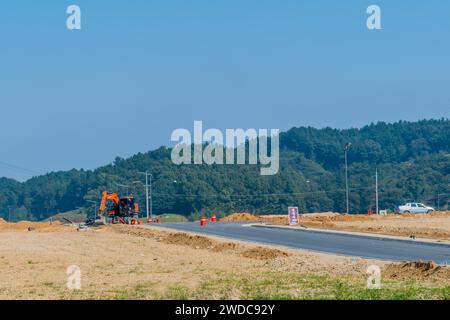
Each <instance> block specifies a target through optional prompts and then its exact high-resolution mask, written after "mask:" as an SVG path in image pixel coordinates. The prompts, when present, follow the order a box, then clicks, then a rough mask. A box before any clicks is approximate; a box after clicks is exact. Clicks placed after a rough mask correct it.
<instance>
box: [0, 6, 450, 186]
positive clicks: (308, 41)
mask: <svg viewBox="0 0 450 320" xmlns="http://www.w3.org/2000/svg"><path fill="white" fill-rule="evenodd" d="M70 4H77V5H79V6H80V7H81V10H82V30H80V31H69V30H67V29H66V27H65V21H66V17H67V14H66V12H65V11H66V8H67V6H68V5H70ZM370 4H378V5H379V6H380V7H381V9H382V26H383V30H381V31H369V30H367V28H366V17H367V14H366V12H365V11H366V8H367V6H368V5H370ZM449 35H450V3H449V2H448V1H442V0H434V1H403V0H401V1H400V0H389V1H379V0H373V1H362V0H355V1H335V0H328V1H323V0H319V1H318V0H314V1H312V0H311V1H301V0H283V1H279V0H226V1H225V0H222V1H211V0H202V1H200V0H189V1H186V0H176V1H174V0H164V1H162V0H159V1H151V0H150V1H149V0H133V1H106V0H105V1H100V0H96V1H92V0H72V1H62V0H58V1H56V0H55V1H35V0H29V1H24V0H2V1H1V2H0V58H1V60H0V61H1V62H0V110H1V118H0V119H1V126H0V143H1V152H0V176H7V177H13V178H16V179H19V180H24V179H27V178H29V177H31V176H32V175H33V173H34V172H47V171H50V170H65V169H70V168H88V169H92V168H95V167H97V166H100V165H103V164H107V163H109V162H111V161H112V160H113V159H114V157H115V156H121V157H127V156H130V155H132V154H134V153H137V152H139V151H141V152H145V151H148V150H150V149H154V148H156V147H158V146H160V145H170V134H171V132H172V131H173V130H174V129H176V128H180V127H182V128H192V125H193V121H194V120H203V121H204V124H205V126H206V127H217V128H222V129H224V128H238V127H243V128H279V129H281V130H286V129H289V128H290V127H292V126H301V125H311V126H316V127H324V126H332V127H339V128H345V127H355V126H356V127H360V126H363V125H365V124H368V123H370V122H372V121H373V122H376V121H379V120H383V121H396V120H400V119H404V120H417V119H421V118H438V117H449V116H450V112H449V109H450V108H449V103H450V84H449V75H450V62H449V61H450V60H449V57H450V41H449ZM5 162H6V163H8V164H11V165H14V166H17V167H21V168H26V169H28V170H31V171H25V170H22V169H19V168H11V167H8V166H7V165H6V164H5Z"/></svg>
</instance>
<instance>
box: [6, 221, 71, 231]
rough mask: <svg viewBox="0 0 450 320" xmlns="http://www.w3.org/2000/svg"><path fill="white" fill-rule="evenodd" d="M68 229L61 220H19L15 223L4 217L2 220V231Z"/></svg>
mask: <svg viewBox="0 0 450 320" xmlns="http://www.w3.org/2000/svg"><path fill="white" fill-rule="evenodd" d="M63 229H66V228H65V227H64V226H63V224H62V223H61V222H58V221H53V222H32V221H19V222H15V223H8V222H6V221H5V220H3V219H2V221H0V232H32V231H37V232H54V231H59V230H63Z"/></svg>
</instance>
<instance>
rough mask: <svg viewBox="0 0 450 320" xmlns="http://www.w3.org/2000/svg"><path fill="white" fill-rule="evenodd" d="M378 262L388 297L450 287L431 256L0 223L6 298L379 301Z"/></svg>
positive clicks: (0, 282) (135, 229)
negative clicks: (71, 273) (381, 255)
mask: <svg viewBox="0 0 450 320" xmlns="http://www.w3.org/2000/svg"><path fill="white" fill-rule="evenodd" d="M373 264H376V265H378V266H380V267H381V268H382V270H383V281H384V282H383V283H386V287H387V289H386V291H383V292H384V293H383V294H390V292H391V291H389V290H391V289H389V288H390V286H392V288H393V289H392V296H394V295H396V294H398V288H399V287H402V286H403V284H402V283H403V282H402V281H406V280H403V279H407V281H418V282H419V283H420V285H421V286H422V285H423V286H424V288H425V289H421V290H425V291H423V293H422V291H418V293H417V294H418V296H417V295H415V296H414V297H431V298H433V297H437V298H442V297H443V296H442V294H443V293H442V292H443V291H442V290H443V289H440V287H442V286H445V285H448V284H450V275H449V269H448V268H441V267H438V266H435V265H434V264H432V263H428V264H426V263H425V264H422V263H416V264H411V265H404V264H398V263H395V264H394V263H392V264H391V263H387V262H383V261H377V260H367V259H359V258H349V257H342V256H333V255H329V254H322V253H313V252H306V251H301V250H291V249H286V248H281V247H273V246H262V245H254V244H248V243H245V242H242V241H227V240H224V239H221V238H215V237H204V236H200V235H195V234H189V233H184V232H172V231H165V230H160V229H156V228H145V227H141V226H124V225H115V226H103V227H100V228H93V229H88V230H86V231H77V228H76V226H65V225H62V224H60V223H54V222H53V223H48V222H45V223H33V222H26V221H23V222H20V223H17V224H7V223H4V222H3V223H0V268H1V269H2V272H1V273H0V299H79V298H82V299H85V298H89V299H158V298H175V299H178V298H200V299H240V298H311V297H318V298H340V297H341V295H342V290H347V291H345V292H344V293H345V294H348V295H352V297H355V298H360V297H361V296H359V295H362V297H366V295H368V296H367V297H369V298H370V297H372V293H370V292H369V293H367V292H366V291H365V290H366V289H365V285H366V279H367V274H366V269H367V267H368V266H369V265H373ZM70 265H77V266H79V267H80V269H81V283H82V289H81V290H79V291H70V290H68V289H67V287H66V283H67V274H66V271H67V268H68V266H70ZM391 281H395V283H394V284H392V285H391V284H390V283H391ZM343 284H345V285H344V286H343ZM436 287H439V288H438V289H435V288H436ZM408 290H409V289H408ZM435 290H437V291H435ZM385 292H387V293H385ZM405 292H408V294H409V292H411V290H409V291H405ZM369 294H370V295H369ZM414 294H416V293H414ZM445 294H446V293H445ZM386 297H388V298H389V297H391V296H389V295H387V296H386Z"/></svg>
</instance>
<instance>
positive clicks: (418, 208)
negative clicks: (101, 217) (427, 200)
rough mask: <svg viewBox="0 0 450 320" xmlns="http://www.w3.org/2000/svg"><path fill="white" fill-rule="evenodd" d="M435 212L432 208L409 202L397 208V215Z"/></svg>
mask: <svg viewBox="0 0 450 320" xmlns="http://www.w3.org/2000/svg"><path fill="white" fill-rule="evenodd" d="M433 211H435V210H434V208H433V207H428V206H426V205H424V204H423V203H417V202H411V203H407V204H405V205H403V206H399V207H398V208H397V210H396V212H397V213H431V212H433Z"/></svg>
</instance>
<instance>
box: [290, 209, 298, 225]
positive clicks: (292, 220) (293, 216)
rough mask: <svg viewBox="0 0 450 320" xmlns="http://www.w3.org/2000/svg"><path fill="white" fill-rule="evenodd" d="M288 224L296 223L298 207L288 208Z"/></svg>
mask: <svg viewBox="0 0 450 320" xmlns="http://www.w3.org/2000/svg"><path fill="white" fill-rule="evenodd" d="M288 218H289V225H293V224H298V207H289V208H288Z"/></svg>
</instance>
